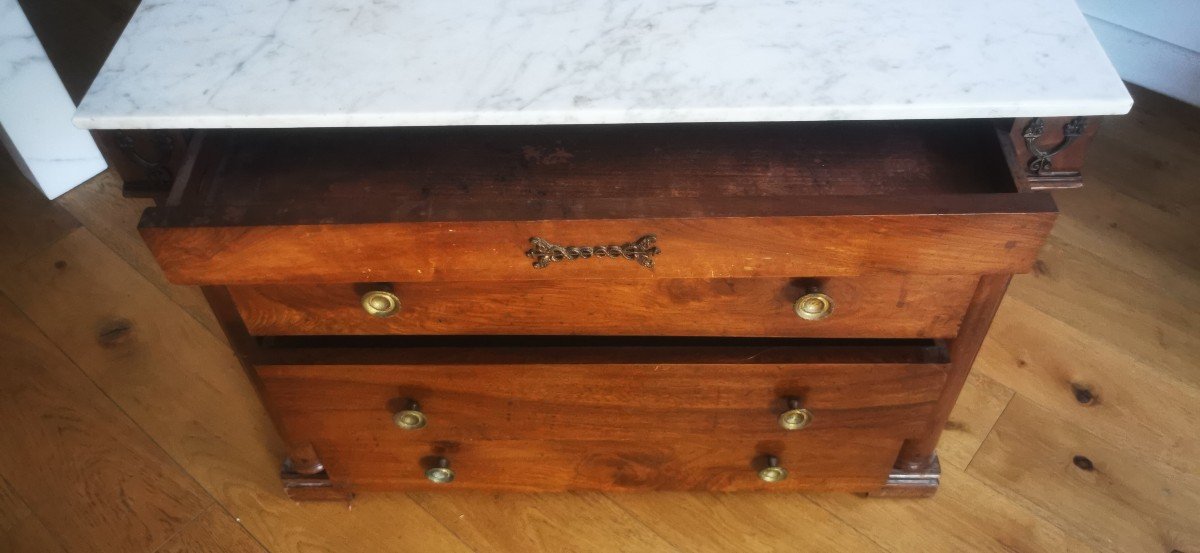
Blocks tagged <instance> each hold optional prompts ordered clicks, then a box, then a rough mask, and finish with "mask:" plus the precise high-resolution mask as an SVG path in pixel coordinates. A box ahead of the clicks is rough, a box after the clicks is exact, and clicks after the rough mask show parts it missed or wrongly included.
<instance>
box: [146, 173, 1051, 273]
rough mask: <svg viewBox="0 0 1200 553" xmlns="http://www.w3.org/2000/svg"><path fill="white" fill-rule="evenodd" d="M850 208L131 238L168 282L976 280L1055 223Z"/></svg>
mask: <svg viewBox="0 0 1200 553" xmlns="http://www.w3.org/2000/svg"><path fill="white" fill-rule="evenodd" d="M853 200H854V201H845V200H843V201H834V200H822V201H823V202H826V203H834V204H838V205H836V206H834V207H833V208H834V209H836V210H844V211H848V212H851V213H852V214H846V215H803V216H767V215H762V216H753V217H717V216H705V215H700V216H697V217H695V218H655V219H636V220H557V221H469V220H468V221H454V222H408V223H372V224H314V225H281V226H236V227H177V226H171V223H170V222H169V221H162V220H159V219H160V218H161V217H159V218H156V215H155V212H154V211H153V210H151V211H148V212H147V215H146V217H144V218H143V220H142V226H141V233H142V237H143V238H144V239H145V241H146V244H147V245H148V246H149V248H150V250H151V251H152V252H153V253H154V255H155V257H156V259H157V260H158V262H159V265H160V266H161V267H162V269H163V271H164V273H165V274H166V275H167V277H168V279H169V280H171V281H172V282H174V283H177V284H231V285H232V284H289V283H296V282H304V283H338V282H429V281H484V280H486V281H514V280H515V281H525V280H562V279H652V278H744V277H793V276H795V275H824V276H855V275H863V274H889V273H905V274H925V275H937V274H942V275H955V274H957V275H972V274H974V275H978V274H987V273H1021V272H1026V271H1028V270H1029V268H1030V267H1031V266H1032V264H1033V262H1034V260H1035V259H1036V258H1037V252H1038V249H1039V248H1040V247H1041V245H1042V243H1043V241H1044V240H1045V237H1046V236H1047V235H1048V234H1049V231H1050V227H1051V225H1052V224H1053V220H1054V212H1053V209H1054V206H1053V203H1052V201H1051V200H1050V199H1049V197H1048V196H1033V195H1018V194H1010V195H995V196H989V197H987V198H985V199H976V200H977V201H971V198H949V199H913V198H908V199H901V200H895V199H886V198H885V199H860V198H854V199H853ZM926 202H936V203H941V204H947V205H944V206H941V205H935V206H929V207H926V206H924V205H914V204H925V203H926ZM730 203H738V202H735V201H731V202H730ZM930 207H931V208H932V209H931V208H930ZM680 209H684V208H680ZM755 209H761V210H766V211H768V212H769V211H771V210H776V211H778V210H779V208H778V207H772V206H771V205H758V206H756V207H755ZM941 209H946V210H952V211H957V212H950V213H931V211H937V210H941ZM997 210H998V211H1000V212H994V211H997ZM975 211H983V212H979V213H977V212H975ZM887 212H891V213H887ZM649 236H653V237H655V240H654V241H653V242H649V241H642V240H640V238H643V237H649ZM531 242H537V243H536V244H534V243H531ZM551 246H553V247H551ZM559 246H561V247H563V248H565V249H563V250H558V249H556V248H555V247H559ZM585 247H586V248H590V250H589V253H586V254H585V253H583V252H584V250H583V249H581V248H585ZM609 247H611V248H616V249H615V250H609V249H608V248H609ZM600 251H605V252H607V253H605V254H604V255H599V254H598V253H597V252H600Z"/></svg>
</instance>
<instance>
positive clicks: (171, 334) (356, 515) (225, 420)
mask: <svg viewBox="0 0 1200 553" xmlns="http://www.w3.org/2000/svg"><path fill="white" fill-rule="evenodd" d="M60 262H61V263H60ZM21 269H22V270H21V271H20V272H10V273H7V274H4V275H2V278H0V290H2V291H3V292H4V293H5V294H8V295H9V296H10V297H12V298H19V299H20V300H21V308H22V309H23V310H24V311H25V312H26V313H27V314H28V315H29V317H30V318H31V319H33V320H34V321H35V322H36V323H37V325H38V328H39V329H40V330H41V332H43V333H44V334H45V336H47V337H48V338H49V339H50V340H52V341H53V345H47V346H46V347H48V348H50V349H53V348H54V347H55V346H57V347H58V348H61V350H62V351H63V352H66V353H67V355H68V356H70V357H71V359H72V360H73V361H74V362H75V363H76V364H77V365H78V366H79V368H78V369H74V370H76V371H78V370H79V369H82V370H83V371H84V372H85V373H86V374H87V377H89V378H91V380H92V382H94V384H92V383H89V384H88V385H89V386H91V388H90V390H92V391H91V392H88V394H90V395H82V396H79V395H78V392H76V391H74V390H60V391H58V392H55V395H54V396H53V397H55V398H60V401H61V402H62V403H64V404H67V405H75V406H78V405H89V404H90V403H88V402H92V401H99V402H101V403H102V404H103V405H106V406H107V407H106V409H117V408H118V407H119V410H120V411H121V412H123V413H125V414H126V415H127V416H128V417H129V418H130V419H132V420H133V421H134V422H135V423H136V424H137V426H138V427H140V428H141V431H142V432H144V435H148V436H149V438H151V439H153V441H154V443H156V444H158V445H159V446H160V447H161V448H162V450H165V452H166V453H167V454H168V455H170V460H171V461H173V462H174V463H177V464H175V465H173V466H175V467H179V468H181V469H182V470H184V471H186V477H187V478H188V479H187V482H189V483H190V484H191V485H193V486H196V485H198V486H202V487H203V490H205V491H207V492H208V493H209V494H211V495H212V496H213V497H214V498H215V499H216V500H217V501H219V502H220V503H221V504H222V505H223V506H225V507H226V508H227V509H228V510H229V512H231V513H233V514H234V515H235V516H237V517H238V518H240V519H241V523H242V524H243V525H244V527H246V528H247V530H248V531H249V532H250V533H251V534H252V535H253V536H254V537H255V539H257V540H259V541H260V542H261V543H263V544H264V546H265V547H267V548H268V549H270V550H272V551H290V552H297V553H299V552H301V551H303V552H305V553H307V552H310V551H322V552H341V551H346V550H347V549H348V547H347V546H346V544H347V543H351V544H356V545H354V546H353V547H351V548H350V549H357V550H360V551H378V550H381V549H382V550H401V551H403V550H411V549H415V548H418V547H428V548H431V549H432V550H436V551H456V552H458V551H468V549H467V548H466V547H465V546H463V545H462V544H461V543H460V542H458V541H457V540H456V539H455V538H454V536H453V535H451V534H450V533H449V532H448V531H446V530H445V529H444V528H442V527H441V526H440V525H438V523H437V521H436V520H434V519H433V518H432V517H430V516H429V515H428V514H427V513H425V512H424V511H422V510H421V508H420V507H419V506H417V505H415V504H414V503H413V502H412V501H411V500H409V499H408V498H407V497H405V496H403V495H398V496H392V497H391V498H388V499H385V500H381V501H378V502H376V503H374V508H373V509H368V508H363V507H362V506H361V505H360V506H358V507H357V508H356V509H355V510H354V511H353V512H350V511H348V510H347V509H346V506H345V505H344V504H342V505H336V506H334V505H329V506H323V507H322V506H311V505H310V506H301V505H298V504H297V503H296V502H294V501H292V500H290V499H288V498H287V497H286V496H285V495H284V494H283V493H282V491H281V489H280V483H279V463H280V460H281V459H282V458H283V456H284V455H285V449H284V447H283V445H282V444H281V443H280V441H279V437H278V435H277V433H276V431H275V429H274V428H273V427H272V425H271V421H270V419H269V418H268V416H267V413H266V410H265V409H264V408H263V406H262V403H261V402H260V401H259V400H258V398H256V397H255V394H254V390H253V388H252V387H251V386H250V384H249V383H248V382H247V380H246V376H245V374H244V373H243V372H242V368H241V367H240V366H239V364H238V362H237V359H235V358H234V356H233V354H232V353H230V351H229V348H228V346H227V345H226V344H225V343H224V342H223V341H222V340H221V339H220V338H218V337H215V336H213V335H212V334H210V333H208V332H207V331H206V330H205V329H204V327H203V326H202V325H201V324H200V323H199V322H197V321H196V320H195V319H194V318H192V317H191V316H189V315H188V314H187V312H186V311H185V310H184V309H183V308H182V307H180V306H179V305H178V304H176V303H174V302H173V301H171V299H170V298H169V297H167V296H166V295H165V294H163V293H162V292H161V291H160V290H159V289H158V288H156V287H154V286H153V285H152V284H150V283H149V282H148V281H146V280H145V279H143V278H141V276H140V275H139V274H138V272H137V271H136V270H135V269H133V268H132V267H130V266H129V265H128V264H126V263H125V262H124V261H123V260H122V259H121V258H120V257H118V256H117V255H116V254H114V253H113V252H112V251H111V250H109V249H108V248H107V247H105V246H104V244H103V243H101V242H100V241H99V240H98V239H96V238H95V237H93V236H91V235H90V233H88V232H87V231H86V230H84V229H81V230H79V231H76V232H75V233H73V234H71V235H70V236H68V237H67V238H66V239H64V240H61V241H59V242H57V243H56V244H55V245H54V247H52V248H51V249H48V250H45V251H43V252H41V253H40V254H38V255H36V256H35V257H34V258H32V259H30V260H29V261H28V262H26V263H25V264H24V265H23V266H22V267H21ZM120 319H124V321H125V322H126V323H128V324H120V325H115V326H114V325H112V324H111V323H112V322H113V321H114V320H120ZM106 324H108V326H105V325H106ZM101 330H106V332H103V337H104V338H105V339H103V340H100V339H98V331H101ZM8 351H9V350H7V349H5V350H0V354H3V353H7V352H8ZM54 351H58V350H54ZM4 374H7V371H0V376H3V375H4ZM41 378H42V379H45V378H46V377H45V376H42V377H41ZM97 387H99V390H100V391H102V392H103V394H99V393H98V392H96V391H95V389H96V388H97ZM0 393H3V392H0ZM96 396H99V398H100V399H96ZM5 397H9V396H7V395H6V396H5ZM9 405H13V402H11V401H0V409H3V408H6V407H8V406H9ZM18 407H19V406H18ZM64 412H69V411H64ZM21 420H22V419H19V418H8V419H0V421H6V422H4V423H2V424H4V426H3V428H4V430H5V431H4V432H0V438H7V437H10V436H12V437H16V436H20V435H24V434H22V433H23V432H25V431H26V430H22V431H21V432H22V433H17V432H14V431H13V429H15V428H25V427H23V426H21V425H20V421H21ZM10 423H11V424H15V425H16V426H13V427H9V426H8V424H10ZM30 428H32V427H30ZM92 436H93V435H92V434H87V433H84V434H62V433H55V434H47V435H41V436H39V439H38V440H37V441H36V442H35V443H36V444H38V445H29V446H27V447H26V448H24V449H17V450H13V449H11V448H8V447H0V454H17V453H24V454H29V455H32V454H37V455H39V456H49V455H52V454H54V452H56V451H58V449H59V448H68V449H74V448H83V449H87V450H88V451H103V452H105V453H104V454H103V455H98V456H95V457H94V458H93V457H87V456H86V455H84V457H85V458H87V459H89V460H100V461H104V462H105V463H108V462H110V460H111V462H112V463H117V464H119V465H120V466H122V467H125V468H126V469H127V470H130V471H131V472H129V473H128V474H131V475H140V474H141V473H142V472H146V473H147V474H148V475H151V476H152V475H153V472H152V471H148V470H142V469H141V468H138V467H140V464H139V463H140V462H141V461H140V455H141V450H140V449H137V448H132V449H129V450H126V448H125V447H122V442H120V441H111V440H110V441H109V442H107V443H106V445H105V446H104V447H99V448H97V447H95V446H94V445H93V444H92V441H91V438H92ZM96 439H101V440H102V439H103V437H97V438H96ZM46 444H55V446H56V447H54V448H51V447H49V446H47V445H46ZM109 446H111V447H109ZM131 467H132V468H131ZM33 468H37V469H38V470H39V471H40V470H45V471H48V472H50V473H51V475H50V476H47V477H46V478H53V479H54V480H53V481H54V482H58V483H60V484H70V485H71V487H67V488H64V487H59V486H56V487H46V486H38V487H37V488H36V489H34V490H33V492H30V493H35V494H37V495H36V497H39V498H41V499H42V500H43V501H45V502H46V504H47V505H49V507H48V508H46V509H45V511H44V512H45V513H47V516H48V517H49V518H48V520H54V521H56V522H57V523H58V524H61V525H62V527H61V530H62V532H61V534H64V535H69V536H78V535H83V536H84V538H82V539H81V541H87V543H89V544H91V543H95V544H96V545H95V547H98V548H101V549H100V550H101V551H109V550H110V549H111V548H109V547H103V546H104V545H105V544H107V543H109V542H113V541H117V540H129V541H140V540H144V539H147V536H146V535H145V531H144V530H143V529H141V528H138V527H137V525H138V524H139V523H140V522H139V520H138V519H135V518H132V517H129V518H127V519H122V521H121V523H120V524H107V523H106V525H105V526H104V529H103V532H105V534H103V535H102V536H101V537H100V538H95V534H94V532H96V531H97V530H96V529H94V528H92V527H91V526H90V524H89V523H88V520H89V519H88V518H82V517H75V516H73V515H72V513H73V510H74V509H79V510H82V511H85V512H87V513H91V514H89V516H105V515H106V514H111V513H119V512H121V509H125V508H127V507H124V506H122V507H120V508H110V507H106V506H107V505H108V504H109V503H110V502H111V503H114V504H122V501H123V498H124V497H128V496H129V494H127V495H121V493H120V492H119V491H107V492H105V491H103V490H102V489H98V490H97V492H96V497H95V498H94V499H93V498H91V497H89V496H81V495H80V494H79V493H78V492H77V490H78V489H81V488H83V486H84V485H83V484H79V485H74V480H66V479H65V478H63V476H64V475H79V478H93V479H94V478H97V475H96V474H92V473H90V472H86V471H81V470H80V469H78V468H76V460H75V458H74V457H69V456H68V457H63V458H58V457H54V458H47V459H44V460H40V461H39V462H36V463H33V462H28V461H24V462H23V465H22V468H21V471H20V474H22V476H23V477H24V478H27V479H30V480H34V479H36V478H38V477H40V475H41V474H42V473H41V472H38V471H34V470H32V469H33ZM0 471H3V469H2V468H0ZM0 473H2V472H0ZM146 477H148V476H139V477H138V479H135V480H134V482H140V481H141V479H144V478H146ZM15 484H16V483H15V482H14V485H15ZM130 485H132V483H131V484H130ZM169 492H170V490H167V491H166V492H164V491H159V492H157V493H155V494H153V495H151V496H149V498H148V499H147V501H146V504H145V507H146V508H152V507H153V506H154V502H167V501H169V500H171V498H172V496H171V495H170V493H169ZM134 505H135V506H136V507H140V506H142V505H143V504H141V503H138V504H134ZM198 512H199V509H197V510H196V511H194V512H191V513H189V514H188V515H187V516H185V517H181V518H182V519H183V520H182V522H186V521H188V520H191V519H192V518H193V517H194V516H195V514H197V513H198ZM155 513H156V515H155V516H159V517H161V516H162V515H161V513H159V512H157V511H155ZM397 518H402V519H404V520H408V521H410V522H411V524H408V525H405V526H397V525H396V520H397ZM150 519H151V520H152V521H154V522H153V523H154V524H158V523H159V522H158V518H155V517H153V516H152V517H150ZM147 524H149V523H147ZM126 525H128V526H129V527H127V526H126ZM292 525H295V526H292ZM130 527H132V528H130ZM178 528H179V527H173V528H172V531H171V532H168V533H166V534H165V535H164V536H163V538H164V539H165V538H166V537H167V536H169V535H170V534H173V533H174V531H175V530H178ZM56 529H57V528H56ZM109 532H111V534H112V536H111V537H109V536H108V534H107V533H109ZM67 546H68V549H69V550H72V551H74V550H80V551H88V547H90V545H79V546H75V545H74V542H72V543H71V544H68V545H67Z"/></svg>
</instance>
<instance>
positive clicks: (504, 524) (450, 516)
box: [409, 492, 676, 553]
mask: <svg viewBox="0 0 1200 553" xmlns="http://www.w3.org/2000/svg"><path fill="white" fill-rule="evenodd" d="M409 496H411V497H412V498H413V500H414V501H416V502H417V503H418V504H420V505H421V506H422V507H424V508H425V510H426V511H428V512H429V513H430V514H432V515H433V516H434V517H435V518H437V519H438V520H440V521H441V522H442V524H444V525H446V527H447V528H450V530H451V531H453V532H454V533H455V535H457V536H458V537H459V539H461V540H462V541H463V542H464V543H466V544H467V545H468V546H470V547H471V548H472V549H474V550H475V551H497V552H513V553H520V552H525V551H562V552H590V551H594V552H597V553H601V552H607V551H663V552H669V551H675V550H676V549H675V548H673V547H672V546H671V545H670V544H668V543H667V542H666V541H664V540H663V539H662V538H661V537H659V536H658V535H657V534H655V533H654V532H653V531H651V530H650V529H649V528H647V527H646V526H644V525H643V524H642V523H641V522H639V521H638V520H637V519H635V518H633V517H631V516H630V515H629V514H628V513H626V512H625V511H624V510H622V509H621V508H620V507H619V506H617V505H616V504H615V503H613V502H612V501H611V500H609V499H608V498H607V497H605V496H604V495H602V494H599V493H548V494H487V493H474V492H465V493H464V492H457V493H454V492H452V493H446V494H438V493H410V494H409Z"/></svg>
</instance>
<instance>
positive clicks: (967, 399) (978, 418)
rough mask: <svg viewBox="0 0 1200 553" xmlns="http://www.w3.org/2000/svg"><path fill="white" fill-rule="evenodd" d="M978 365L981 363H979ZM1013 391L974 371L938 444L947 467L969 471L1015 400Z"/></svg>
mask: <svg viewBox="0 0 1200 553" xmlns="http://www.w3.org/2000/svg"><path fill="white" fill-rule="evenodd" d="M988 352H989V349H987V348H985V349H984V350H983V351H981V352H980V358H981V359H982V358H984V357H986V356H987V355H988ZM977 363H978V362H977ZM1013 394H1014V392H1013V391H1012V389H1010V388H1008V387H1007V386H1004V385H1003V384H1001V383H999V382H996V381H995V380H993V379H991V378H988V377H987V376H985V375H983V374H980V373H979V371H972V372H971V374H970V375H968V376H967V383H966V385H964V386H963V389H962V392H961V393H960V394H959V396H958V403H956V404H955V405H954V410H953V411H951V412H950V419H949V420H947V421H946V428H945V429H944V430H943V431H942V437H941V439H940V440H939V441H938V449H937V451H938V458H939V460H940V461H941V463H942V464H943V465H945V464H951V465H954V466H956V467H958V468H960V469H965V468H967V464H968V463H970V462H971V458H972V457H974V456H975V451H977V450H978V449H979V446H980V445H981V444H983V440H984V438H986V437H987V435H988V433H989V432H991V430H992V425H994V424H996V420H997V419H999V418H1000V414H1001V413H1003V412H1004V408H1005V407H1006V406H1007V405H1008V402H1009V401H1010V400H1012V397H1013Z"/></svg>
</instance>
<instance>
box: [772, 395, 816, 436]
mask: <svg viewBox="0 0 1200 553" xmlns="http://www.w3.org/2000/svg"><path fill="white" fill-rule="evenodd" d="M787 404H788V410H787V411H784V412H782V413H780V414H779V426H781V427H782V428H783V429H784V430H801V429H803V428H804V427H806V426H808V425H809V424H812V421H813V414H812V411H809V410H808V409H804V408H802V407H800V400H799V399H797V398H794V397H793V398H788V400H787Z"/></svg>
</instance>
